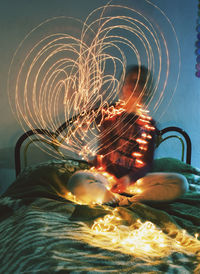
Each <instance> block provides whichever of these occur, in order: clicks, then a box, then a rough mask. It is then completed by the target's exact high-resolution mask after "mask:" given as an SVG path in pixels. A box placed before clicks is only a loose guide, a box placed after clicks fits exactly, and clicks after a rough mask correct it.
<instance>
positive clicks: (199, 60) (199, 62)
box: [196, 0, 200, 78]
mask: <svg viewBox="0 0 200 274" xmlns="http://www.w3.org/2000/svg"><path fill="white" fill-rule="evenodd" d="M198 2H199V3H198V18H197V28H196V30H197V41H196V55H197V57H196V76H197V77H198V78H200V0H199V1H198Z"/></svg>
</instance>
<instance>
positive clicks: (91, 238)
mask: <svg viewBox="0 0 200 274" xmlns="http://www.w3.org/2000/svg"><path fill="white" fill-rule="evenodd" d="M83 232H85V233H84V234H83V235H82V238H83V240H84V241H86V242H88V243H89V244H91V245H94V246H98V247H101V248H103V249H108V250H111V251H119V252H122V253H125V254H131V255H133V256H136V257H137V258H140V259H143V260H145V261H152V262H153V260H154V259H161V258H162V257H165V256H168V255H170V254H171V253H173V252H182V253H186V254H191V253H193V254H194V253H196V252H197V251H198V250H199V248H200V242H199V241H198V240H197V239H196V238H194V237H192V236H190V235H188V234H187V233H186V231H185V230H182V231H181V230H180V231H179V233H178V236H177V237H176V238H175V239H173V238H171V237H169V236H168V235H167V234H165V233H163V232H162V230H161V229H160V228H158V227H157V226H156V225H154V224H153V223H152V222H149V221H146V222H142V221H141V220H140V219H138V220H135V222H134V223H133V224H131V225H128V224H127V223H126V221H125V220H124V219H123V218H122V217H121V216H120V209H115V210H114V211H113V213H111V214H108V215H106V216H105V217H104V218H99V219H97V220H96V221H95V222H94V224H93V225H92V227H91V228H89V227H87V226H84V227H83ZM154 262H155V261H154Z"/></svg>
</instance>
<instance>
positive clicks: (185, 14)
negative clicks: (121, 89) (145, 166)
mask: <svg viewBox="0 0 200 274" xmlns="http://www.w3.org/2000/svg"><path fill="white" fill-rule="evenodd" d="M106 2H107V1H103V0H85V1H82V0H74V1H70V0H42V1H40V0H29V1H27V0H19V1H14V0H7V1H4V2H3V3H1V9H0V26H1V28H0V35H1V45H0V60H1V62H0V94H1V101H0V124H1V127H0V169H1V170H0V186H1V188H0V192H2V191H3V190H5V188H6V187H7V186H8V185H9V184H10V183H11V182H12V181H13V180H14V161H13V159H14V157H13V155H14V154H13V153H14V144H15V142H16V140H17V138H18V137H19V136H20V135H21V133H22V129H21V128H20V126H19V124H18V123H17V122H16V120H15V117H14V115H13V114H12V112H11V109H10V106H9V101H8V96H7V91H6V89H7V77H8V69H9V64H10V62H11V59H12V56H13V54H14V52H15V50H16V48H17V46H18V45H19V43H20V42H21V40H22V39H23V38H24V37H25V35H26V34H27V33H28V32H30V30H32V28H34V27H35V26H37V25H38V24H39V23H41V22H42V21H44V20H46V19H48V18H51V17H55V16H61V15H65V16H73V17H76V18H80V19H85V18H86V16H87V15H88V13H89V12H90V11H92V10H93V9H94V8H96V7H98V6H100V5H102V4H104V3H106ZM141 2H142V1H141ZM141 2H140V6H141V5H142V4H141ZM138 3H139V2H138ZM152 3H154V4H155V5H157V6H158V7H160V8H161V9H162V10H163V11H164V13H165V14H166V16H168V17H169V19H170V21H171V22H172V24H173V26H174V28H175V30H176V33H177V38H178V40H179V43H180V50H181V71H180V79H179V84H178V87H177V91H176V93H175V95H174V97H173V101H172V103H171V105H170V106H169V107H168V108H167V110H166V112H165V115H163V116H162V118H161V119H160V121H159V126H160V128H163V127H165V126H169V125H174V126H179V127H181V128H183V129H185V130H186V131H187V132H188V133H189V135H190V136H191V139H192V144H193V147H192V164H193V165H194V166H197V167H200V164H199V159H200V143H199V136H200V126H199V123H200V122H199V117H200V108H199V104H200V92H199V87H200V79H198V78H196V77H195V53H194V52H195V41H196V30H195V28H196V20H197V5H198V1H197V0H191V1H188V0H174V1H166V0H152ZM145 12H146V13H147V14H148V9H147V10H145ZM148 16H151V14H148ZM152 16H153V15H152ZM157 23H159V22H157ZM160 23H161V22H160ZM161 25H162V24H161ZM164 32H165V33H166V35H167V29H166V30H164ZM166 38H167V36H166ZM169 40H170V39H169ZM168 42H169V44H170V41H168ZM13 96H14V95H13ZM155 118H159V117H155ZM177 146H178V144H177ZM177 153H178V152H177V150H176V149H175V148H174V146H173V145H172V143H171V141H169V143H168V145H162V147H161V148H160V149H159V151H158V154H157V156H158V157H160V156H172V157H173V156H174V157H175V156H177Z"/></svg>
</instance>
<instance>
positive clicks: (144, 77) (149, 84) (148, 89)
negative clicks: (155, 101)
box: [124, 65, 153, 102]
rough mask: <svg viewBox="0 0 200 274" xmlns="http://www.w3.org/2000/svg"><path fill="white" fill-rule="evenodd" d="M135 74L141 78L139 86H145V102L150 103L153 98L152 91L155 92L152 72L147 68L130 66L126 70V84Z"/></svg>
mask: <svg viewBox="0 0 200 274" xmlns="http://www.w3.org/2000/svg"><path fill="white" fill-rule="evenodd" d="M133 73H136V74H138V76H139V80H138V84H140V85H143V86H144V85H145V90H144V95H143V101H144V102H148V101H149V100H150V98H151V95H152V91H153V77H152V74H151V72H150V71H149V70H148V68H147V67H145V66H138V65H129V66H127V68H126V73H125V77H124V82H125V81H126V79H127V78H128V77H129V76H130V75H131V74H133ZM139 74H140V75H139ZM134 84H135V83H133V85H134Z"/></svg>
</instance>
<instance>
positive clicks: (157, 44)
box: [8, 0, 180, 160]
mask: <svg viewBox="0 0 200 274" xmlns="http://www.w3.org/2000/svg"><path fill="white" fill-rule="evenodd" d="M119 3H120V1H113V2H112V1H110V2H109V3H108V4H107V5H105V6H103V7H99V8H97V9H96V10H94V11H92V12H91V13H90V14H89V15H88V17H87V18H86V20H85V22H80V21H79V20H75V19H72V18H67V17H59V18H52V19H49V20H47V21H45V22H44V23H42V24H40V25H39V26H38V27H36V28H35V29H33V30H32V31H31V32H30V34H28V35H27V36H26V37H25V39H24V40H23V41H22V43H21V44H20V46H19V47H18V49H17V51H16V52H15V55H14V57H13V60H12V63H11V66H10V70H9V79H8V93H9V98H10V104H11V107H12V109H13V112H14V114H15V116H16V118H17V120H18V121H19V123H20V124H21V126H22V128H23V129H24V131H27V129H32V130H33V129H34V128H44V129H48V130H49V131H51V132H55V131H56V130H57V129H58V128H59V126H60V125H61V124H62V123H63V122H64V121H68V120H69V119H71V123H70V124H69V126H68V128H67V132H66V131H63V132H61V134H60V136H59V138H58V143H59V142H60V147H61V150H62V153H63V155H66V156H70V155H72V156H73V157H80V158H82V159H85V160H88V159H90V158H91V157H93V156H94V155H95V154H96V153H98V149H99V148H98V147H97V142H98V135H99V127H100V124H101V122H97V117H98V116H99V115H100V114H101V115H102V118H103V117H104V115H105V112H106V114H108V112H109V111H110V113H109V115H107V118H106V119H109V118H111V117H112V115H117V114H120V113H121V111H123V102H122V101H119V103H117V104H116V102H117V101H118V100H119V97H120V92H121V87H122V85H123V81H124V76H125V70H126V66H127V64H128V63H130V62H128V60H129V59H130V60H132V61H131V63H135V64H137V65H138V66H139V67H140V66H141V65H142V64H145V65H146V66H147V68H148V69H149V74H148V76H147V80H146V82H145V83H144V87H143V90H142V93H141V96H143V94H146V93H147V92H148V91H149V90H151V98H150V99H149V100H148V101H146V104H145V106H144V109H143V113H141V117H140V118H141V122H144V121H145V123H147V124H146V128H147V129H148V130H152V129H153V128H152V127H151V126H149V125H148V119H150V118H149V117H150V116H148V115H147V114H145V111H147V109H148V108H150V109H151V110H152V115H154V114H156V113H157V111H159V110H160V109H163V102H164V101H163V100H164V98H165V97H164V95H165V93H164V91H165V90H166V88H167V84H168V81H169V77H170V61H171V60H172V54H171V52H170V50H169V49H168V45H167V41H166V39H165V33H163V32H162V31H161V28H160V26H159V27H158V24H156V20H155V18H149V17H147V16H145V15H144V14H143V13H142V12H141V11H140V10H137V8H136V7H137V6H136V7H132V6H131V5H130V6H129V5H128V3H129V4H130V2H127V5H126V1H123V5H121V4H119ZM132 3H133V2H132ZM143 4H144V6H145V5H146V6H148V7H150V8H151V9H152V10H153V11H154V12H155V14H157V15H158V16H161V18H162V21H164V22H165V24H166V26H167V27H168V29H167V35H168V36H169V35H170V33H171V37H172V40H173V39H174V41H175V46H173V58H174V50H176V52H178V53H177V58H179V57H180V56H179V55H180V54H179V45H178V41H177V37H176V34H175V31H174V28H173V26H172V24H171V23H170V21H169V19H168V18H167V17H166V16H165V14H164V13H163V12H162V11H161V10H160V9H159V8H158V7H157V6H155V5H153V4H152V3H150V2H149V1H145V0H144V1H143ZM59 28H60V30H59ZM55 29H58V32H56V31H55V32H53V30H55ZM19 60H20V62H19ZM173 65H174V64H173ZM173 67H176V68H177V71H176V72H175V73H174V71H173V79H175V87H176V82H177V79H178V76H179V67H180V58H179V59H178V62H177V63H176V65H174V66H173ZM150 71H151V73H150ZM120 72H121V76H120V75H119V74H120ZM174 76H175V77H174ZM139 79H140V71H139V73H138V78H137V81H136V85H135V87H134V88H133V94H132V95H131V96H134V92H135V90H136V89H137V85H138V82H139ZM153 79H154V81H153ZM167 92H168V96H169V98H171V97H172V95H173V92H174V90H173V89H171V88H170V89H168V90H167ZM137 103H138V102H137V101H136V102H135V104H137ZM111 104H116V108H114V107H110V105H111ZM165 104H166V106H165V107H167V105H168V103H165ZM162 111H163V110H162ZM146 113H148V112H146ZM159 117H161V114H160V113H159ZM142 119H144V120H143V121H142ZM113 127H117V124H116V125H113ZM109 130H110V131H111V130H112V128H110V129H109ZM122 130H124V129H122ZM108 133H109V132H107V133H106V134H108ZM108 135H109V134H108ZM41 138H43V139H46V138H47V137H45V136H41ZM52 138H53V136H52ZM142 138H143V137H142ZM145 139H146V137H145V138H143V143H142V144H141V149H143V150H145V149H146V148H145V143H144V142H145ZM37 144H38V145H39V142H37ZM45 151H48V153H52V149H51V148H49V147H45ZM60 155H61V154H59V153H58V154H57V157H58V158H59V157H60ZM54 157H55V154H54Z"/></svg>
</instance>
